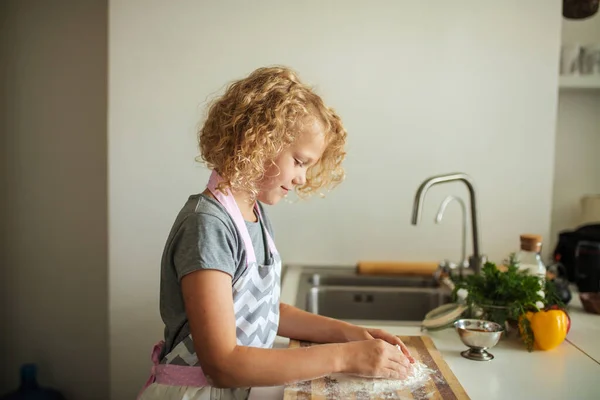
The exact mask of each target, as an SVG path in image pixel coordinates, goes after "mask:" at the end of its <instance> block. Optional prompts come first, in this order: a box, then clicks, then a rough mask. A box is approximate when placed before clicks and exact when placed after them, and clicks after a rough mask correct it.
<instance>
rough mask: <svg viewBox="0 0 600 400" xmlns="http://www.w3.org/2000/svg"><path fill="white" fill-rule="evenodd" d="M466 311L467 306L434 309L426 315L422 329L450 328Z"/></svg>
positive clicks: (452, 304)
mask: <svg viewBox="0 0 600 400" xmlns="http://www.w3.org/2000/svg"><path fill="white" fill-rule="evenodd" d="M466 310H467V306H465V305H463V304H457V303H449V304H444V305H443V306H440V307H437V308H434V309H433V310H431V311H429V312H428V313H427V314H426V315H425V319H424V320H423V322H422V323H421V328H425V329H427V330H437V329H445V328H450V327H452V326H453V324H454V322H456V321H457V320H458V319H459V318H460V316H461V315H462V314H463V313H464V312H465V311H466Z"/></svg>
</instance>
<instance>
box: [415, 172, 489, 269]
mask: <svg viewBox="0 0 600 400" xmlns="http://www.w3.org/2000/svg"><path fill="white" fill-rule="evenodd" d="M453 181H461V182H463V183H464V184H465V185H467V188H468V189H469V196H470V205H471V208H470V210H471V230H472V232H471V234H472V238H473V255H472V256H470V257H469V263H468V264H469V267H470V268H472V269H473V272H475V273H476V274H478V273H480V272H481V267H482V266H483V264H484V263H485V261H486V257H485V256H484V255H482V254H481V253H480V250H479V229H478V225H477V200H476V196H475V187H474V185H473V180H472V178H471V177H470V176H469V175H467V174H465V173H462V172H456V173H451V174H446V175H436V176H432V177H430V178H427V179H425V180H424V181H423V183H421V186H419V189H417V193H416V194H415V201H414V203H413V212H412V221H411V222H412V224H413V225H417V224H418V223H419V220H420V219H421V211H422V209H423V203H424V201H425V194H426V193H427V191H428V190H429V188H430V187H432V186H434V185H437V184H439V183H445V182H453Z"/></svg>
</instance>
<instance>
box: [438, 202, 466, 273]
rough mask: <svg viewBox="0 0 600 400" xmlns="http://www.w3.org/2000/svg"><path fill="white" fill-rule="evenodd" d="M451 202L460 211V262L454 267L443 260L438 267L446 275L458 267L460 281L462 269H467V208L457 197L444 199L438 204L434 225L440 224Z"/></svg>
mask: <svg viewBox="0 0 600 400" xmlns="http://www.w3.org/2000/svg"><path fill="white" fill-rule="evenodd" d="M453 200H456V202H458V204H459V205H460V210H461V211H462V227H461V233H462V235H461V248H460V261H459V262H458V265H456V264H454V263H452V262H450V261H448V260H444V261H443V263H442V264H440V267H441V268H442V269H446V270H447V271H442V272H448V273H451V272H452V270H453V269H454V268H456V267H458V276H459V277H460V278H461V279H462V277H463V271H464V269H465V268H468V267H469V262H468V261H467V207H466V206H465V202H464V201H463V199H461V198H460V197H457V196H448V197H446V198H445V199H444V201H442V204H440V208H439V209H438V212H437V215H436V216H435V223H436V224H439V223H440V222H442V218H443V217H444V212H445V211H446V208H447V207H448V204H450V203H452V201H453Z"/></svg>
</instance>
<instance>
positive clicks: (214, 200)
mask: <svg viewBox="0 0 600 400" xmlns="http://www.w3.org/2000/svg"><path fill="white" fill-rule="evenodd" d="M345 141H346V130H345V129H344V127H343V125H342V122H341V120H340V118H339V117H338V115H337V114H336V113H335V112H334V111H333V110H332V109H331V108H328V107H327V106H325V104H324V103H323V101H322V99H321V98H320V97H319V96H318V95H316V94H315V93H314V92H313V91H312V90H311V89H310V88H309V87H307V86H306V85H304V84H303V83H301V82H300V81H299V79H298V77H297V76H296V75H295V74H294V72H293V71H291V70H289V69H287V68H279V67H274V68H260V69H258V70H256V71H254V72H253V73H252V74H250V75H249V76H248V77H246V78H245V79H242V80H240V81H237V82H235V83H233V84H232V85H231V86H229V87H228V89H227V90H226V92H225V94H224V95H223V96H222V97H221V98H219V99H217V100H216V101H215V102H214V103H213V105H212V106H211V107H210V108H209V112H208V116H207V120H206V122H205V123H204V126H203V127H202V128H201V129H200V132H199V142H200V149H201V155H202V159H203V160H204V161H205V162H206V163H207V165H208V166H209V167H210V168H211V169H212V170H213V172H212V175H211V177H210V180H209V182H208V185H207V188H206V190H205V191H204V192H202V193H201V194H199V195H194V196H191V197H190V198H189V199H188V201H187V202H186V203H185V205H184V206H183V209H182V210H181V211H180V213H179V215H178V216H177V219H176V220H175V223H174V225H173V228H172V230H171V233H170V235H169V238H168V239H167V243H166V246H165V250H164V253H163V257H162V263H161V286H160V312H161V316H162V319H163V321H164V323H165V331H164V341H161V342H159V343H158V344H157V345H156V346H155V348H154V351H153V353H152V359H153V362H154V366H153V368H152V373H151V376H150V379H149V380H148V382H147V384H146V386H145V387H144V389H143V391H142V393H141V394H140V398H141V399H144V400H150V399H189V400H192V399H194V400H200V399H201V400H209V399H223V400H229V399H246V398H247V397H248V395H249V391H250V388H251V387H253V386H277V385H283V384H286V383H290V382H294V381H300V380H309V379H314V378H317V377H321V376H323V375H327V374H331V373H350V374H359V375H362V376H369V377H385V378H396V379H403V378H405V377H406V376H407V374H408V373H409V370H410V368H411V367H410V363H412V362H414V359H413V358H412V357H411V356H410V354H409V352H408V349H407V348H406V346H405V345H404V344H403V343H402V341H400V339H398V338H397V337H396V336H393V335H391V334H390V333H387V332H385V331H381V330H370V329H365V328H361V327H359V326H356V325H352V324H349V323H346V322H342V321H339V320H335V319H331V318H327V317H323V316H319V315H315V314H311V313H308V312H305V311H302V310H299V309H297V308H295V307H293V306H290V305H287V304H280V303H279V293H280V287H279V284H280V272H281V259H280V257H279V253H278V252H277V248H276V247H275V243H274V241H273V230H272V228H271V224H270V222H269V219H268V217H267V215H266V214H265V210H264V206H263V204H268V205H274V204H276V203H278V202H279V201H280V200H281V199H282V198H283V197H284V196H285V195H286V194H287V193H288V192H289V191H290V190H296V191H297V193H298V194H299V195H300V196H302V197H307V196H309V195H311V194H313V193H315V192H316V191H318V190H319V189H320V188H323V187H333V186H335V185H336V184H338V183H339V182H340V181H341V180H342V179H343V170H342V168H341V163H342V160H343V159H344V157H345V152H344V144H345ZM276 335H280V336H283V337H287V338H294V339H300V340H305V341H310V342H315V343H321V344H320V345H318V346H313V347H310V348H297V349H272V348H271V347H272V345H273V342H274V340H275V336H276Z"/></svg>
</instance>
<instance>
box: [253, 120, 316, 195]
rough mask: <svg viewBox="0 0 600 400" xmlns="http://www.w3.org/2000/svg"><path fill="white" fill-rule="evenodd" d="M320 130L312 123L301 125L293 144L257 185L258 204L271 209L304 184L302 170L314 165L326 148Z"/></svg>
mask: <svg viewBox="0 0 600 400" xmlns="http://www.w3.org/2000/svg"><path fill="white" fill-rule="evenodd" d="M326 147H327V146H326V143H325V133H324V132H323V126H322V125H321V124H320V123H319V122H318V121H317V120H316V119H313V120H312V121H311V122H310V123H308V124H306V125H304V127H303V128H302V130H301V131H300V132H299V134H298V137H297V138H296V140H295V141H294V143H293V144H292V145H291V146H290V147H288V148H287V149H285V150H283V151H282V152H281V153H279V155H278V156H277V158H275V160H274V164H271V166H269V167H268V168H267V171H266V172H265V177H264V179H263V180H262V181H261V182H260V184H259V193H258V200H260V201H261V202H262V203H265V204H269V205H273V204H276V203H278V202H279V200H281V199H282V198H283V197H284V196H285V195H286V194H287V193H288V192H289V191H290V190H293V189H294V187H295V186H297V185H303V184H304V183H305V182H306V170H307V169H308V168H309V167H310V166H312V165H314V164H316V163H317V162H318V161H319V159H320V158H321V157H322V156H323V152H324V151H325V148H326Z"/></svg>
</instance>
